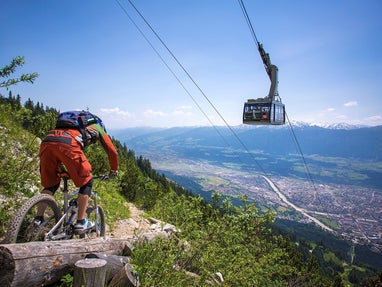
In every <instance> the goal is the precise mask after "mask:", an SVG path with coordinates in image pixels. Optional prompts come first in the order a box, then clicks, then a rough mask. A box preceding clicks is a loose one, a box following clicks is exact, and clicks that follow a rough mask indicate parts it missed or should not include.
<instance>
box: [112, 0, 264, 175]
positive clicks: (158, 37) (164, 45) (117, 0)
mask: <svg viewBox="0 0 382 287" xmlns="http://www.w3.org/2000/svg"><path fill="white" fill-rule="evenodd" d="M115 1H116V2H117V3H118V5H119V6H120V7H121V9H122V10H123V11H124V13H125V14H126V15H127V16H128V17H129V19H130V21H132V22H133V23H134V25H135V26H136V27H137V29H138V30H139V31H140V33H141V34H142V35H143V32H142V31H141V29H139V28H138V26H137V25H136V24H135V22H134V21H133V19H132V18H131V17H130V15H129V14H128V13H127V11H126V9H124V7H123V6H122V5H121V3H120V2H119V0H115ZM128 2H129V3H130V5H131V6H132V7H133V8H134V10H135V11H136V12H137V14H138V15H139V16H140V17H141V19H142V20H143V21H144V22H145V23H146V25H147V26H148V27H149V29H150V30H151V31H152V33H153V34H154V35H155V36H156V38H157V39H158V40H159V41H160V42H161V44H162V45H163V47H164V48H165V49H166V50H167V52H168V53H169V54H170V55H171V57H172V58H173V59H174V60H175V62H176V63H177V64H178V65H179V67H180V68H181V69H182V70H183V72H184V73H185V74H186V75H187V77H188V78H189V79H190V80H191V82H192V83H193V84H194V85H195V87H196V88H197V89H198V90H199V92H200V93H201V94H202V95H203V97H204V98H205V99H206V101H207V102H208V103H209V104H210V105H211V107H212V108H213V109H214V110H215V112H216V113H217V114H218V115H219V117H220V119H221V120H222V121H223V122H224V124H225V125H226V127H228V129H229V130H230V131H231V133H232V134H233V135H234V136H235V138H236V139H237V141H238V142H239V143H240V144H241V145H242V147H243V148H244V149H245V151H246V152H247V153H248V154H249V155H250V156H251V157H252V159H253V160H254V162H255V163H256V164H257V166H258V167H259V169H260V171H261V172H262V173H263V174H266V173H265V171H264V169H263V167H262V166H261V165H260V163H259V162H258V161H257V160H256V158H255V157H254V155H253V154H252V152H251V151H250V150H249V149H248V147H247V146H246V145H245V143H244V142H243V141H242V140H241V139H240V138H239V136H238V135H237V133H236V132H235V131H234V130H233V129H232V127H231V126H230V125H229V124H228V122H227V121H226V120H225V118H224V117H223V116H222V114H221V113H220V112H219V111H218V109H217V108H216V107H215V105H214V104H213V103H212V102H211V101H210V99H209V98H208V97H207V95H206V94H205V93H204V92H203V90H202V89H201V88H200V86H199V85H198V84H197V83H196V81H195V80H194V78H193V77H192V76H191V75H190V74H189V73H188V72H187V70H186V69H185V68H184V66H183V65H182V64H181V63H180V61H179V60H178V58H177V57H176V56H175V55H174V53H173V52H172V51H171V50H170V48H169V47H168V46H167V45H166V44H165V43H164V41H163V40H162V38H161V37H160V36H159V35H158V33H157V32H156V31H155V30H154V28H153V27H152V26H151V25H150V23H149V22H148V21H147V20H146V18H145V17H144V16H143V15H142V13H141V12H140V11H139V10H138V9H137V7H136V6H135V5H134V3H133V2H132V1H131V0H128ZM144 38H145V39H146V41H148V42H149V44H150V46H151V47H152V48H153V49H154V51H155V52H156V53H157V55H158V56H159V57H160V59H161V60H162V62H163V63H164V64H165V65H166V67H167V68H168V69H169V70H170V72H171V73H172V74H173V75H174V77H175V78H176V79H177V80H178V82H179V83H180V84H181V85H182V87H184V85H183V84H182V83H181V82H180V80H179V78H178V77H177V76H176V75H175V73H174V72H173V71H172V70H171V69H170V68H169V66H168V65H167V64H166V63H165V61H164V59H163V58H162V57H161V56H160V55H159V53H158V52H157V50H156V49H155V48H154V47H153V45H152V44H151V42H150V41H149V40H148V39H147V37H145V36H144ZM184 89H185V88H184ZM186 92H187V94H188V95H189V96H190V97H191V98H192V99H193V101H194V102H195V103H196V101H195V100H194V98H193V97H192V96H191V94H190V93H189V92H188V91H187V90H186ZM196 104H197V103H196ZM197 106H198V108H199V109H200V110H201V111H202V109H201V107H200V106H199V105H198V104H197ZM202 113H203V114H204V116H206V117H207V115H206V113H205V112H203V111H202ZM207 119H208V121H209V122H210V124H211V125H212V126H213V127H214V128H215V130H216V131H217V132H218V134H219V135H220V136H221V137H222V138H223V140H224V141H225V142H226V143H227V141H226V140H225V138H224V137H223V135H222V134H221V133H220V132H219V131H218V130H217V129H216V126H215V125H214V124H213V123H212V122H211V121H210V119H209V118H208V117H207ZM227 144H228V143H227Z"/></svg>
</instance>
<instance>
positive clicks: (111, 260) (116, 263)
mask: <svg viewBox="0 0 382 287" xmlns="http://www.w3.org/2000/svg"><path fill="white" fill-rule="evenodd" d="M85 258H97V259H103V260H105V261H106V262H107V265H106V266H107V272H106V281H110V280H111V279H112V278H113V277H114V276H115V275H116V274H117V273H118V271H119V270H121V268H123V266H125V264H126V263H128V262H129V261H130V258H129V257H127V256H119V255H113V254H103V253H90V254H88V255H86V257H85Z"/></svg>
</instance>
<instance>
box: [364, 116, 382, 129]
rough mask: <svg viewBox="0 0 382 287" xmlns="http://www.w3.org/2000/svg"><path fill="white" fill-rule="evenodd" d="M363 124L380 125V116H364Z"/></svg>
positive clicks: (381, 118) (381, 119)
mask: <svg viewBox="0 0 382 287" xmlns="http://www.w3.org/2000/svg"><path fill="white" fill-rule="evenodd" d="M364 124H366V125H370V126H379V125H382V116H381V115H376V116H371V117H368V118H365V119H364Z"/></svg>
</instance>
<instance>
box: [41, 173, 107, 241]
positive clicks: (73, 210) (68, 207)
mask: <svg viewBox="0 0 382 287" xmlns="http://www.w3.org/2000/svg"><path fill="white" fill-rule="evenodd" d="M62 179H63V181H64V187H63V190H62V191H63V193H64V207H63V212H64V214H63V215H62V217H61V218H60V220H59V221H58V222H57V223H56V225H54V226H53V228H52V229H51V230H49V232H47V233H46V234H45V241H51V240H60V239H65V238H66V237H67V236H68V232H67V231H66V230H65V228H66V227H69V228H71V225H73V223H74V220H75V219H76V218H77V212H78V208H77V201H76V200H75V199H72V198H73V197H74V196H76V195H78V193H79V190H75V191H73V192H71V193H69V188H68V180H69V178H68V177H66V176H63V177H62ZM97 196H98V194H97V193H96V192H94V191H92V193H91V196H90V198H91V199H92V200H91V203H92V207H93V209H94V212H95V225H94V229H95V232H96V234H97V235H99V234H100V228H99V226H98V224H97V223H98V220H99V213H98V204H97ZM71 199H72V200H71ZM72 203H73V204H72ZM69 215H70V216H69ZM61 227H62V228H63V230H62V232H60V233H57V231H58V230H60V228H61ZM94 229H89V230H85V231H84V233H83V234H85V233H88V232H89V231H92V230H94Z"/></svg>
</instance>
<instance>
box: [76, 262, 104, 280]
mask: <svg viewBox="0 0 382 287" xmlns="http://www.w3.org/2000/svg"><path fill="white" fill-rule="evenodd" d="M74 266H75V267H74V276H73V287H104V286H105V281H106V272H107V261H106V260H103V259H98V258H85V259H81V260H78V261H77V262H76V263H75V265H74Z"/></svg>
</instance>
